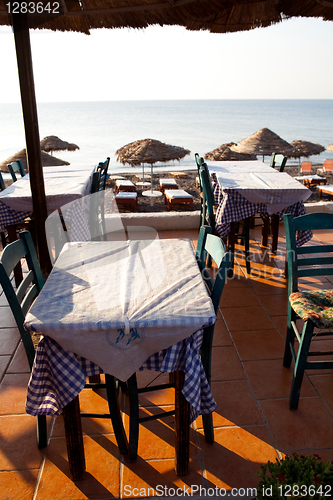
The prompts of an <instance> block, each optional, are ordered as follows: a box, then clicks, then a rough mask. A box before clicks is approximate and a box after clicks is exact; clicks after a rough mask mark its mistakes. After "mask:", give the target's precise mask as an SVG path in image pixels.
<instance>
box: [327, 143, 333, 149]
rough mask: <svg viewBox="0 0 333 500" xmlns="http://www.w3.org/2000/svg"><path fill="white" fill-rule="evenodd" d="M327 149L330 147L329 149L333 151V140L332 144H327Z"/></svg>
mask: <svg viewBox="0 0 333 500" xmlns="http://www.w3.org/2000/svg"><path fill="white" fill-rule="evenodd" d="M327 149H328V150H329V151H333V142H332V144H329V145H328V146H327Z"/></svg>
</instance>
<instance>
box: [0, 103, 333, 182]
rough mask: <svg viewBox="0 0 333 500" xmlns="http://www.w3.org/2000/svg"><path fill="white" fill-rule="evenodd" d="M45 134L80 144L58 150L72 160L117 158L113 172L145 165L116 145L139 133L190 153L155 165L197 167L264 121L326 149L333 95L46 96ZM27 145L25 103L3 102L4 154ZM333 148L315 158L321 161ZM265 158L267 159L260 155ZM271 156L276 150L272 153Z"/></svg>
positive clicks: (332, 125) (0, 131)
mask: <svg viewBox="0 0 333 500" xmlns="http://www.w3.org/2000/svg"><path fill="white" fill-rule="evenodd" d="M37 107H38V119H39V134H40V138H41V139H42V138H43V137H45V136H48V135H56V136H58V137H60V138H61V139H63V140H65V141H67V142H73V143H75V144H77V145H78V146H79V148H80V149H79V150H76V151H75V152H68V151H57V152H55V153H54V156H57V157H58V158H61V159H63V160H66V161H68V162H70V163H71V164H72V165H83V164H85V165H88V164H92V165H94V164H97V163H99V162H101V161H104V160H105V159H106V157H108V156H109V157H110V167H109V170H110V172H111V173H130V172H138V171H140V170H141V167H130V166H129V165H126V166H123V165H122V164H121V163H119V162H118V161H117V155H116V151H117V150H118V149H119V148H121V147H122V146H124V145H126V144H128V143H130V142H134V141H136V140H139V139H147V138H151V139H157V140H159V141H162V142H165V143H168V144H172V145H175V146H182V147H184V148H186V149H189V150H190V151H191V154H190V155H188V156H186V157H185V158H183V159H182V160H181V161H180V162H178V161H172V162H169V163H166V164H164V163H163V164H158V163H156V164H155V165H154V170H156V169H161V170H163V171H168V170H189V169H195V168H196V165H195V160H194V154H195V153H199V155H200V156H204V155H205V154H206V153H207V152H209V151H211V150H213V149H215V148H217V147H219V146H220V145H221V144H225V143H228V142H236V143H237V142H239V141H241V140H242V139H245V138H246V137H248V136H249V135H251V134H253V133H255V132H256V131H257V130H260V129H262V128H264V127H267V128H269V129H270V130H272V131H273V132H275V133H276V134H278V135H279V136H280V137H282V138H283V139H285V140H286V141H288V142H291V141H293V140H306V141H310V142H315V143H319V144H321V145H322V146H324V147H325V148H327V146H328V144H331V143H333V100H320V99H318V100H301V99H299V100H151V101H106V102H99V101H98V102H63V103H59V102H57V103H39V104H38V105H37ZM23 148H25V135H24V124H23V117H22V109H21V105H20V104H0V161H3V160H5V159H7V158H8V157H10V156H11V155H13V154H15V153H16V152H18V151H20V150H21V149H23ZM326 158H333V152H331V151H328V150H327V149H325V151H324V152H323V153H321V154H320V155H317V156H313V157H310V158H309V159H310V160H311V161H312V162H313V163H314V164H320V163H322V162H323V160H324V159H326ZM260 159H262V158H261V157H260ZM265 161H267V162H269V157H266V158H265ZM298 162H299V160H298V159H289V160H288V162H287V165H290V164H298Z"/></svg>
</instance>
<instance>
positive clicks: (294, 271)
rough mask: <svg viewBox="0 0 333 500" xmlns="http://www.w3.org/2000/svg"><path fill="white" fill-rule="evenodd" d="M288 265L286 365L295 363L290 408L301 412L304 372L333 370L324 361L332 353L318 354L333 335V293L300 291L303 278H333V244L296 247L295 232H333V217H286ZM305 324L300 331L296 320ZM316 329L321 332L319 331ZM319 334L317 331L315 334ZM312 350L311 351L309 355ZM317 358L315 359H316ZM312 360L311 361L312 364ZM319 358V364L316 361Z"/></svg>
mask: <svg viewBox="0 0 333 500" xmlns="http://www.w3.org/2000/svg"><path fill="white" fill-rule="evenodd" d="M283 221H284V225H285V230H286V244H287V264H288V296H289V301H288V302H289V303H288V320H287V337H286V346H285V353H284V360H283V365H284V366H286V367H290V364H291V361H292V359H293V360H294V362H295V368H294V374H293V381H292V386H291V392H290V400H289V407H290V409H291V410H296V409H297V408H298V402H299V397H300V391H301V386H302V381H303V376H304V370H318V369H326V368H333V360H332V359H321V360H320V357H322V356H325V357H326V358H327V356H329V357H330V358H332V354H333V351H318V350H316V349H315V345H316V342H318V341H320V339H321V338H322V337H323V336H328V335H332V334H333V332H332V329H333V289H328V290H310V291H300V290H299V288H301V287H302V283H306V281H305V280H304V278H306V277H313V276H328V275H329V276H331V275H333V267H332V264H333V244H324V245H320V244H316V242H314V243H313V244H312V245H308V244H307V245H304V246H302V247H297V246H296V231H305V230H316V229H319V230H320V229H321V230H326V231H332V229H333V214H329V213H319V212H317V213H311V214H306V215H302V216H300V217H295V218H293V216H292V215H290V214H288V215H284V216H283ZM298 318H301V319H302V320H303V322H304V323H303V329H302V331H301V332H299V331H298V328H297V325H296V320H297V319H298ZM317 329H319V330H318V331H317ZM315 330H316V331H315ZM295 338H297V340H298V342H299V347H298V351H297V352H296V350H295V347H294V342H295ZM310 347H312V349H311V352H310ZM314 356H315V357H316V358H315V359H313V357H314ZM311 358H312V360H311ZM317 358H319V360H318V359H317Z"/></svg>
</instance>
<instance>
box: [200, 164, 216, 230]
mask: <svg viewBox="0 0 333 500" xmlns="http://www.w3.org/2000/svg"><path fill="white" fill-rule="evenodd" d="M199 177H200V182H201V186H202V191H203V194H204V199H205V202H206V205H207V212H208V218H209V224H210V225H211V227H212V229H213V232H214V230H215V215H214V204H215V200H214V193H213V188H212V183H211V180H210V175H209V171H208V167H207V164H206V163H203V164H202V166H201V167H200V170H199Z"/></svg>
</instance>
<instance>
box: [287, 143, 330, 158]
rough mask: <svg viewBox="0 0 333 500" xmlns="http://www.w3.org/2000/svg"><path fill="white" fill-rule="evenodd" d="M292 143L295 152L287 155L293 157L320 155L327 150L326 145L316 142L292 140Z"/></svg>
mask: <svg viewBox="0 0 333 500" xmlns="http://www.w3.org/2000/svg"><path fill="white" fill-rule="evenodd" d="M290 144H291V145H292V146H293V147H294V148H295V152H294V153H292V154H289V155H287V156H291V157H292V158H300V157H301V156H304V157H305V158H308V157H309V156H314V155H320V153H322V152H323V151H325V148H324V146H322V145H321V144H317V143H315V142H308V141H292V142H291V143H290Z"/></svg>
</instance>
